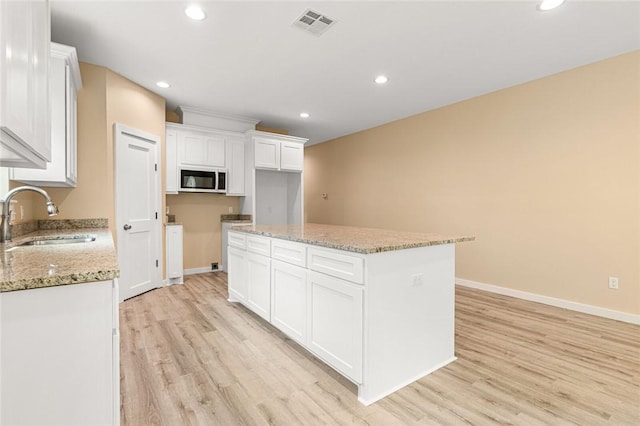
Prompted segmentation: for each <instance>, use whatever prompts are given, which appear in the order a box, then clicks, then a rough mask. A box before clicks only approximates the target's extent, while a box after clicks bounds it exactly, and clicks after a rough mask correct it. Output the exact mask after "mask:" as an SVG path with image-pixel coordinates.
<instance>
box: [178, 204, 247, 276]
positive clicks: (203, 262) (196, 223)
mask: <svg viewBox="0 0 640 426" xmlns="http://www.w3.org/2000/svg"><path fill="white" fill-rule="evenodd" d="M167 206H168V207H169V209H170V210H171V214H174V215H176V222H180V223H182V225H183V233H184V235H183V247H184V256H183V259H184V265H183V266H184V269H194V268H210V267H211V263H212V262H218V264H220V265H221V264H222V257H221V241H222V239H221V238H222V237H221V224H220V215H221V214H228V213H229V207H232V208H233V211H234V212H235V213H237V212H238V197H227V196H225V195H221V194H199V193H194V194H187V193H183V194H178V195H167Z"/></svg>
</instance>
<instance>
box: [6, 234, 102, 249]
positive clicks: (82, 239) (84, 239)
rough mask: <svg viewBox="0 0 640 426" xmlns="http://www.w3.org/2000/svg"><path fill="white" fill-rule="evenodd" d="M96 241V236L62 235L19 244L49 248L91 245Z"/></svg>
mask: <svg viewBox="0 0 640 426" xmlns="http://www.w3.org/2000/svg"><path fill="white" fill-rule="evenodd" d="M95 240H96V236H95V235H87V234H83V235H61V236H51V237H42V238H37V239H35V240H31V241H25V242H24V243H21V244H18V247H19V246H48V245H53V244H75V243H90V242H92V241H95Z"/></svg>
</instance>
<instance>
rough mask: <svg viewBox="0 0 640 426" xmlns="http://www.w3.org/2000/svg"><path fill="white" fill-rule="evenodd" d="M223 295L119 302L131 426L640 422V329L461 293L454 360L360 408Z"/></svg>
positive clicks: (350, 389)
mask: <svg viewBox="0 0 640 426" xmlns="http://www.w3.org/2000/svg"><path fill="white" fill-rule="evenodd" d="M226 298H227V283H226V274H224V273H209V274H201V275H192V276H189V277H187V278H186V281H185V284H184V285H174V286H171V287H165V288H162V289H157V290H152V291H150V292H148V293H145V294H143V295H140V296H138V297H135V298H132V299H130V300H127V301H125V302H124V303H122V304H121V307H120V314H121V318H120V326H121V333H122V336H121V386H122V388H121V393H122V411H121V413H122V414H121V415H122V424H123V425H135V426H142V425H155V424H161V425H171V426H173V425H224V426H226V425H269V424H271V425H351V424H357V425H367V424H368V425H385V426H387V425H449V424H450V425H457V424H472V425H488V424H518V425H527V426H528V425H565V424H577V425H601V424H603V425H604V424H607V425H640V326H636V325H631V324H625V323H621V322H616V321H613V320H607V319H603V318H598V317H594V316H589V315H585V314H580V313H576V312H572V311H567V310H563V309H558V308H554V307H550V306H545V305H541V304H537V303H533V302H527V301H523V300H518V299H513V298H509V297H506V296H500V295H496V294H491V293H485V292H482V291H479V290H472V289H467V288H458V289H457V290H456V355H457V357H458V360H457V361H455V362H453V363H452V364H449V365H448V366H446V367H444V368H442V369H440V370H438V371H436V372H434V373H432V374H430V375H429V376H427V377H425V378H423V379H421V380H419V381H417V382H415V383H413V384H411V385H410V386H407V387H405V388H403V389H401V390H400V391H398V392H396V393H394V394H393V395H391V396H389V397H387V398H385V399H383V400H381V401H379V402H377V403H375V404H373V405H371V406H369V407H365V406H363V405H361V404H360V403H358V401H357V400H356V386H355V385H353V384H351V383H350V382H348V381H347V380H346V379H344V378H342V377H341V376H339V375H338V374H337V373H335V372H333V370H331V369H329V368H328V367H326V366H325V365H324V364H322V363H321V362H320V361H318V360H316V359H315V358H313V356H311V355H309V354H308V353H307V352H306V351H305V350H303V349H302V348H301V347H300V346H298V345H297V344H295V343H293V342H292V341H291V340H290V339H288V338H286V337H285V336H284V335H283V334H282V333H280V332H278V331H277V330H276V329H274V328H273V327H271V326H270V325H269V324H268V323H266V322H265V321H263V320H262V319H260V318H259V317H257V316H256V315H254V314H252V313H250V312H249V311H248V310H246V309H244V308H243V307H241V306H237V305H234V304H231V303H229V302H227V300H226Z"/></svg>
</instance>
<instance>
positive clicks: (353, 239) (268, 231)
mask: <svg viewBox="0 0 640 426" xmlns="http://www.w3.org/2000/svg"><path fill="white" fill-rule="evenodd" d="M231 230H232V231H240V232H246V233H250V234H257V235H264V236H266V237H272V238H279V239H282V240H289V241H296V242H300V243H305V244H311V245H315V246H320V247H327V248H332V249H337V250H344V251H351V252H355V253H362V254H371V253H380V252H384V251H394V250H405V249H410V248H416V247H425V246H435V245H440V244H453V243H461V242H463V241H473V240H475V237H471V236H459V235H442V234H432V233H416V232H403V231H391V230H386V229H373V228H359V227H353V226H337V225H321V224H316V223H305V224H302V225H245V226H234V227H232V228H231Z"/></svg>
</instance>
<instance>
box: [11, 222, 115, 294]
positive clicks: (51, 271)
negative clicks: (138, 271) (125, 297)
mask: <svg viewBox="0 0 640 426" xmlns="http://www.w3.org/2000/svg"><path fill="white" fill-rule="evenodd" d="M78 234H82V235H85V234H91V235H95V236H96V240H95V241H93V242H90V243H73V244H59V245H58V244H53V245H43V246H22V247H16V246H17V245H19V244H20V243H22V242H25V241H29V240H33V239H36V238H38V237H43V236H46V237H50V238H61V237H64V236H65V235H78ZM14 247H15V248H14ZM0 253H1V256H2V257H1V259H0V292H7V291H15V290H27V289H33V288H42V287H53V286H58V285H67V284H80V283H86V282H94V281H105V280H112V279H114V278H117V277H118V276H120V270H119V269H118V263H117V256H116V251H115V249H114V246H113V240H112V238H111V232H110V231H109V228H74V229H54V230H39V231H36V232H32V233H30V234H26V235H23V236H20V237H16V238H14V240H13V241H12V242H10V243H4V244H0Z"/></svg>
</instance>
